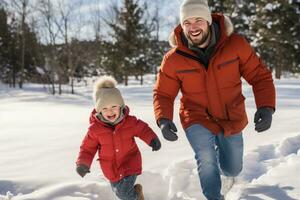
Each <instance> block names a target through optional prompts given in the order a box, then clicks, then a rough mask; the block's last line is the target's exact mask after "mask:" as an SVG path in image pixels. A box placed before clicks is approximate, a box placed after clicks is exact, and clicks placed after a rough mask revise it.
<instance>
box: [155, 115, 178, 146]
mask: <svg viewBox="0 0 300 200" xmlns="http://www.w3.org/2000/svg"><path fill="white" fill-rule="evenodd" d="M159 127H160V129H161V132H162V134H163V136H164V138H165V139H166V140H169V141H175V140H177V139H178V136H177V135H176V132H177V128H176V126H175V124H174V123H173V122H172V121H171V120H169V119H164V118H163V119H160V120H159Z"/></svg>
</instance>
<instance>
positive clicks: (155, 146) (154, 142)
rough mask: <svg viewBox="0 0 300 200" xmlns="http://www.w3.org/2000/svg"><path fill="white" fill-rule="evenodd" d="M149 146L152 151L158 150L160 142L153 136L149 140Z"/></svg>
mask: <svg viewBox="0 0 300 200" xmlns="http://www.w3.org/2000/svg"><path fill="white" fill-rule="evenodd" d="M150 146H151V147H152V151H158V150H159V149H160V147H161V143H160V141H159V139H158V138H154V139H153V140H152V141H151V143H150Z"/></svg>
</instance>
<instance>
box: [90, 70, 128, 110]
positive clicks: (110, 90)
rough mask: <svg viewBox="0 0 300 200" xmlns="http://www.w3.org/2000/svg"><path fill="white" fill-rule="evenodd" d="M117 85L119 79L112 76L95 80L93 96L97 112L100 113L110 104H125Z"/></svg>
mask: <svg viewBox="0 0 300 200" xmlns="http://www.w3.org/2000/svg"><path fill="white" fill-rule="evenodd" d="M116 85H117V81H116V80H115V79H114V78H113V77H112V76H102V77H100V78H99V79H98V80H97V81H96V82H95V84H94V91H93V98H94V101H95V109H96V111H97V113H100V112H101V110H102V109H103V108H104V107H105V106H107V105H109V104H116V105H119V106H120V107H124V106H125V104H124V100H123V97H122V95H121V93H120V91H119V90H118V89H117V88H116Z"/></svg>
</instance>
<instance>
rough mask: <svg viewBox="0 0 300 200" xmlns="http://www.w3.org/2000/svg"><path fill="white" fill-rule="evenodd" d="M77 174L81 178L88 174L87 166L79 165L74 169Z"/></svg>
mask: <svg viewBox="0 0 300 200" xmlns="http://www.w3.org/2000/svg"><path fill="white" fill-rule="evenodd" d="M76 171H77V173H78V174H79V175H80V176H81V177H82V178H83V177H84V176H85V175H86V174H87V173H90V169H89V167H88V166H86V165H83V164H79V165H77V167H76Z"/></svg>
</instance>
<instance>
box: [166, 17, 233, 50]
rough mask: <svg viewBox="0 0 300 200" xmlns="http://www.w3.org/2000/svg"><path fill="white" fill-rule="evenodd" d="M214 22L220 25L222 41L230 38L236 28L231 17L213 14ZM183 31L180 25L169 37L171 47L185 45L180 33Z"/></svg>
mask: <svg viewBox="0 0 300 200" xmlns="http://www.w3.org/2000/svg"><path fill="white" fill-rule="evenodd" d="M212 18H213V22H217V23H219V25H220V31H221V37H220V40H223V39H225V38H226V37H228V36H230V35H231V34H232V33H233V31H234V27H233V24H232V22H231V20H230V18H229V17H227V16H226V15H222V14H212ZM182 31H183V29H182V27H181V25H180V24H179V25H178V26H177V27H176V28H175V29H174V31H172V33H171V34H170V36H169V44H170V45H171V47H177V46H181V45H183V44H182V42H181V38H180V33H181V32H182Z"/></svg>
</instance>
